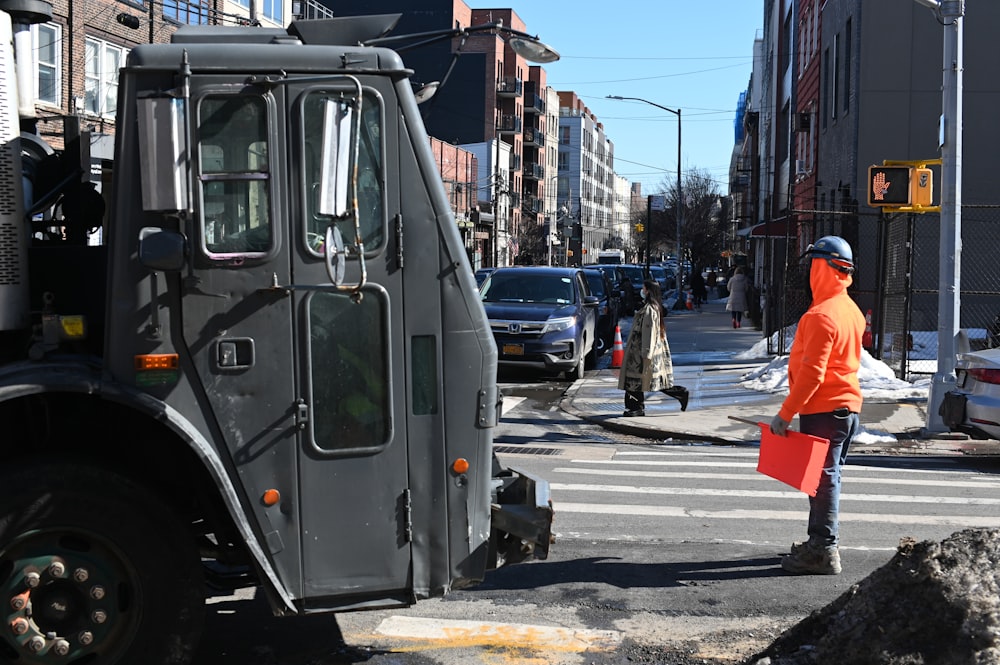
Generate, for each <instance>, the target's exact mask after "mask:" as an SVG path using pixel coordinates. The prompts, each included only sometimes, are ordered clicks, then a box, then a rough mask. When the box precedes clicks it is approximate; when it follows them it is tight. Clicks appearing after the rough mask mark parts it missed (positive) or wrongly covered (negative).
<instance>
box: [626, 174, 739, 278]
mask: <svg viewBox="0 0 1000 665" xmlns="http://www.w3.org/2000/svg"><path fill="white" fill-rule="evenodd" d="M683 178H684V181H683V183H682V187H683V192H682V194H683V205H684V211H683V212H684V214H683V217H682V219H681V242H682V243H683V244H684V248H683V249H684V255H685V258H687V259H689V260H690V261H691V263H692V265H695V266H712V265H715V264H717V263H718V262H719V260H720V259H719V257H720V255H721V253H722V250H723V249H724V240H725V234H724V232H725V229H724V226H723V223H722V219H721V212H722V209H721V204H720V197H721V194H720V193H719V186H718V183H716V182H715V181H714V180H713V179H712V178H711V177H709V175H708V173H707V172H706V171H703V170H700V169H691V170H689V171H687V173H685V174H683ZM660 191H663V192H664V193H665V196H666V203H667V205H666V210H664V211H662V212H654V213H652V226H651V227H650V245H651V248H652V253H653V254H654V255H655V254H656V253H659V252H669V253H673V251H674V249H675V248H676V247H677V183H676V181H673V182H670V181H664V182H663V183H661V185H660ZM643 216H645V211H643Z"/></svg>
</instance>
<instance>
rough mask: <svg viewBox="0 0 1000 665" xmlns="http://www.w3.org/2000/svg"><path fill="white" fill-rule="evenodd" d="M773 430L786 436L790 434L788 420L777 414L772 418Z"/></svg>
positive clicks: (779, 434)
mask: <svg viewBox="0 0 1000 665" xmlns="http://www.w3.org/2000/svg"><path fill="white" fill-rule="evenodd" d="M771 431H772V432H774V433H775V434H777V435H778V436H786V435H787V434H788V421H787V420H785V419H784V418H782V417H781V416H775V417H774V418H772V419H771Z"/></svg>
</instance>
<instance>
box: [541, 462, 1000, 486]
mask: <svg viewBox="0 0 1000 665" xmlns="http://www.w3.org/2000/svg"><path fill="white" fill-rule="evenodd" d="M552 473H572V474H577V475H590V476H614V477H625V478H628V477H632V478H673V479H678V480H759V481H767V482H774V481H773V479H772V478H770V477H768V476H765V475H762V474H757V473H754V474H743V473H701V472H698V471H642V470H632V469H590V468H586V469H583V468H580V469H578V468H573V467H557V468H555V469H552ZM844 483H845V484H847V485H853V484H855V483H875V484H879V485H917V486H919V487H953V488H959V487H963V488H969V489H1000V482H993V481H989V480H930V479H927V478H866V477H864V476H855V475H854V474H852V473H850V470H848V471H846V472H845V473H844Z"/></svg>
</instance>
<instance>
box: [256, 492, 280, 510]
mask: <svg viewBox="0 0 1000 665" xmlns="http://www.w3.org/2000/svg"><path fill="white" fill-rule="evenodd" d="M260 500H261V501H263V502H264V505H265V506H274V505H276V504H277V503H278V502H279V501H281V492H279V491H278V490H275V489H270V490H264V495H263V496H262V497H261V498H260Z"/></svg>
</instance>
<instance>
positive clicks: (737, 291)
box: [726, 267, 749, 328]
mask: <svg viewBox="0 0 1000 665" xmlns="http://www.w3.org/2000/svg"><path fill="white" fill-rule="evenodd" d="M726 288H727V289H729V298H728V299H727V300H726V311H728V312H729V313H730V314H732V317H733V327H734V328H740V327H742V325H743V312H745V311H746V310H747V309H749V307H748V306H747V276H746V275H745V274H743V268H742V267H738V268H736V272H734V273H733V276H732V277H730V278H729V283H728V284H727V285H726Z"/></svg>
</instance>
